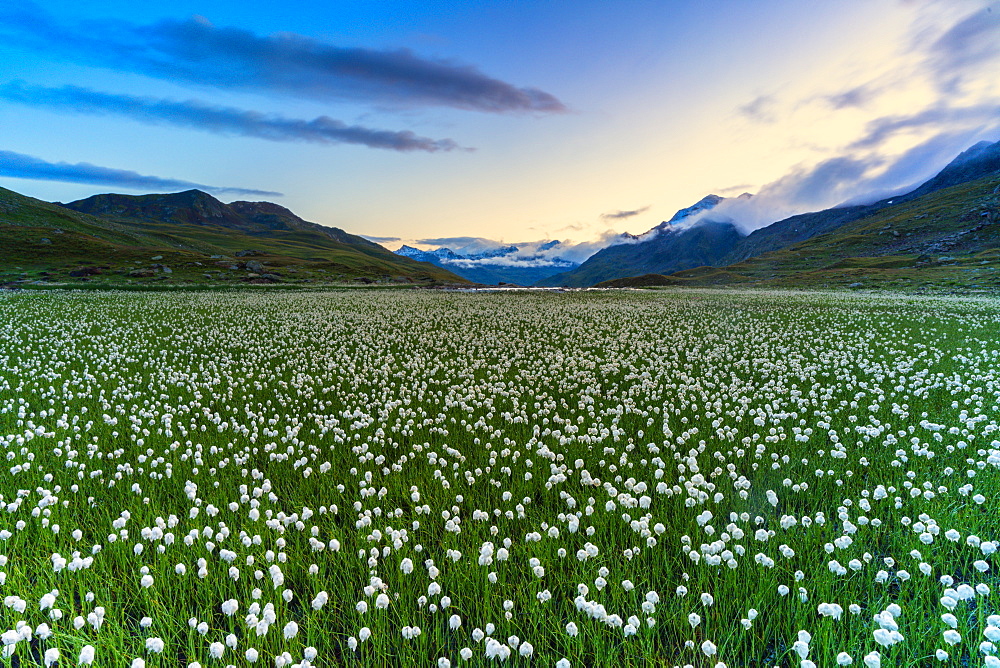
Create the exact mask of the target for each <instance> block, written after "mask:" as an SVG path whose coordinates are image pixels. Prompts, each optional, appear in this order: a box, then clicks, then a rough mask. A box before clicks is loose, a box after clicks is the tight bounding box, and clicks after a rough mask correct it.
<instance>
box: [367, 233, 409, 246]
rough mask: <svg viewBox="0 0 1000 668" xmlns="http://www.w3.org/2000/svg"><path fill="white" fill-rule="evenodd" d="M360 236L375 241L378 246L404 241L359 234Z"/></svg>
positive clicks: (398, 238)
mask: <svg viewBox="0 0 1000 668" xmlns="http://www.w3.org/2000/svg"><path fill="white" fill-rule="evenodd" d="M358 236H360V237H364V238H365V239H368V241H374V242H375V243H377V244H391V243H392V242H394V241H402V239H401V238H400V237H376V236H373V235H371V234H359V235H358Z"/></svg>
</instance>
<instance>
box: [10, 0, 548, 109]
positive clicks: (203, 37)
mask: <svg viewBox="0 0 1000 668" xmlns="http://www.w3.org/2000/svg"><path fill="white" fill-rule="evenodd" d="M0 38H2V39H4V40H5V41H6V43H7V44H9V45H14V46H19V47H21V48H30V49H32V50H35V51H37V52H40V53H42V54H43V55H47V56H49V57H54V58H61V59H63V60H68V61H71V62H77V63H83V64H88V65H97V66H100V67H107V68H111V69H115V70H120V71H130V72H135V73H138V74H143V75H146V76H150V77H154V78H159V79H167V80H171V81H184V82H188V83H193V84H198V85H203V86H210V87H214V88H220V89H228V90H245V91H254V92H265V93H272V94H275V93H278V94H283V95H290V96H294V97H299V98H307V99H316V100H342V99H360V100H363V101H368V102H383V103H390V104H398V105H402V106H446V107H454V108H459V109H469V110H474V111H485V112H494V113H504V112H562V111H565V110H566V107H565V106H564V105H563V103H562V102H560V101H559V100H558V99H557V98H556V97H554V96H553V95H551V94H549V93H546V92H544V91H541V90H538V89H536V88H518V87H516V86H514V85H512V84H509V83H507V82H504V81H501V80H499V79H495V78H492V77H490V76H487V75H486V74H484V73H482V72H480V71H479V70H478V69H476V68H475V67H473V66H471V65H461V64H456V63H454V62H449V61H443V60H431V59H427V58H422V57H420V56H418V55H416V54H414V53H413V52H412V51H409V50H406V49H398V50H375V49H364V48H345V47H340V46H335V45H333V44H330V43H327V42H323V41H320V40H317V39H313V38H311V37H307V36H304V35H297V34H292V33H276V34H273V35H265V36H262V35H257V34H255V33H252V32H250V31H248V30H243V29H239V28H225V27H216V26H214V25H212V24H211V23H209V22H208V21H206V20H204V19H198V18H192V19H188V20H184V21H178V20H163V21H160V22H157V23H154V24H150V25H135V24H132V23H128V22H125V21H112V20H104V21H88V22H85V23H82V24H79V25H76V26H67V25H63V24H61V23H60V22H58V21H57V20H56V19H55V18H54V17H52V16H51V15H49V14H47V13H46V12H44V11H42V10H41V9H40V8H38V7H37V6H36V5H33V4H26V5H20V6H18V7H16V8H7V9H0Z"/></svg>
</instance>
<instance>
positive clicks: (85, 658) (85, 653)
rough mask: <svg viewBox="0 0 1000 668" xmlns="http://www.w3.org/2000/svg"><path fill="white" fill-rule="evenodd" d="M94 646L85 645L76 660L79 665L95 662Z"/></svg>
mask: <svg viewBox="0 0 1000 668" xmlns="http://www.w3.org/2000/svg"><path fill="white" fill-rule="evenodd" d="M94 654H95V650H94V646H93V645H84V646H83V649H81V650H80V657H79V658H78V659H77V660H76V663H77V665H78V666H80V665H82V666H89V665H90V664H92V663H94Z"/></svg>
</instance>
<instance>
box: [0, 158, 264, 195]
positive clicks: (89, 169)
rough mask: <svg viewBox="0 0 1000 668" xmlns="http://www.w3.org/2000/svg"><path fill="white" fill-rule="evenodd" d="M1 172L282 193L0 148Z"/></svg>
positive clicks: (158, 187)
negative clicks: (208, 184)
mask: <svg viewBox="0 0 1000 668" xmlns="http://www.w3.org/2000/svg"><path fill="white" fill-rule="evenodd" d="M0 176H7V177H10V178H16V179H31V180H35V181H61V182H63V183H86V184H88V185H96V186H109V187H112V188H125V189H128V190H141V191H150V190H153V191H172V190H189V189H192V188H196V189H198V190H205V191H207V192H215V193H233V194H236V195H262V196H267V197H281V193H279V192H273V191H271V190H254V189H251V188H230V187H219V186H207V185H204V184H201V183H192V182H190V181H181V180H179V179H165V178H161V177H159V176H147V175H144V174H139V173H138V172H132V171H128V170H124V169H113V168H110V167H99V166H97V165H92V164H90V163H87V162H78V163H68V162H48V161H46V160H42V159H41V158H36V157H34V156H31V155H25V154H23V153H15V152H13V151H0Z"/></svg>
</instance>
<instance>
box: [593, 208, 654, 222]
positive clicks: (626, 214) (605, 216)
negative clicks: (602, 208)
mask: <svg viewBox="0 0 1000 668" xmlns="http://www.w3.org/2000/svg"><path fill="white" fill-rule="evenodd" d="M647 211H649V206H644V207H642V208H640V209H633V210H631V211H613V212H611V213H602V214H601V219H602V220H625V219H627V218H632V217H634V216H638V215H639V214H642V213H646V212H647Z"/></svg>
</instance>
